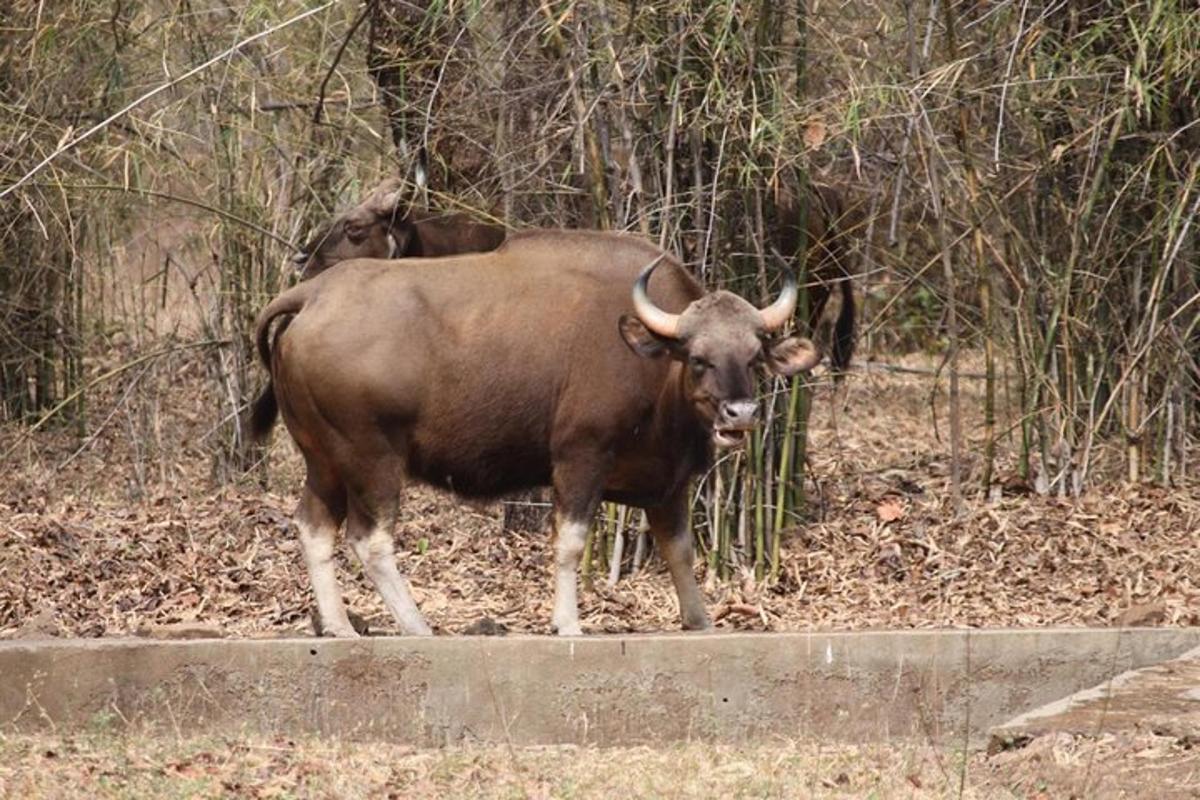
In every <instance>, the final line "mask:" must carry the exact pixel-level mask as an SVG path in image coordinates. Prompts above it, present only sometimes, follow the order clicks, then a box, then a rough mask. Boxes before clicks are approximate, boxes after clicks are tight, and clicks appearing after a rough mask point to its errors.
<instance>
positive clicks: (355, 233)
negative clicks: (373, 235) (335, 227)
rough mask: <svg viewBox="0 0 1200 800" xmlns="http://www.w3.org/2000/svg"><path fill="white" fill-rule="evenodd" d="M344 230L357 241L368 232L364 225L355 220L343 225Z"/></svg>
mask: <svg viewBox="0 0 1200 800" xmlns="http://www.w3.org/2000/svg"><path fill="white" fill-rule="evenodd" d="M342 231H343V232H344V233H345V234H346V236H347V237H349V238H350V240H351V241H355V242H356V241H359V240H361V239H362V238H363V237H364V236H366V234H367V232H366V229H364V228H363V226H361V225H357V224H355V223H353V222H346V223H344V224H343V225H342Z"/></svg>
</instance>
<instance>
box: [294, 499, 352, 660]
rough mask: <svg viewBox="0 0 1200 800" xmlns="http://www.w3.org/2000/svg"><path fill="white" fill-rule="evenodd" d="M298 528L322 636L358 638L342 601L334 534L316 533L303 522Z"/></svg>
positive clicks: (297, 523)
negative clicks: (335, 570) (335, 564)
mask: <svg viewBox="0 0 1200 800" xmlns="http://www.w3.org/2000/svg"><path fill="white" fill-rule="evenodd" d="M296 528H297V529H298V530H299V532H300V546H301V548H303V550H304V561H305V563H306V564H307V565H308V580H309V582H310V583H311V584H312V588H313V594H314V595H315V596H316V599H317V613H318V614H319V615H320V617H321V628H322V633H323V634H324V635H325V636H345V637H350V638H353V637H355V636H358V633H356V632H355V630H354V626H353V625H351V624H350V618H349V617H348V616H346V605H345V603H343V602H342V592H341V589H340V588H339V587H338V582H337V575H336V574H334V568H333V535H332V534H327V533H324V532H322V531H319V530H314V529H313V528H311V527H310V526H309V525H308V524H307V523H304V522H301V521H299V520H297V522H296Z"/></svg>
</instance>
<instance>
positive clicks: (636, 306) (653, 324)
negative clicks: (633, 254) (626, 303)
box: [633, 253, 679, 339]
mask: <svg viewBox="0 0 1200 800" xmlns="http://www.w3.org/2000/svg"><path fill="white" fill-rule="evenodd" d="M666 257H667V254H666V253H663V254H661V255H660V256H659V257H658V258H656V259H654V260H653V261H651V262H650V263H649V264H647V265H646V267H645V269H643V270H642V274H640V275H638V279H637V282H636V283H634V284H633V311H634V313H636V314H637V318H638V319H639V320H641V321H642V324H643V325H645V326H646V327H647V328H649V329H650V332H651V333H656V334H658V335H659V336H664V337H666V338H668V339H674V338H677V336H678V335H679V334H678V331H679V315H678V314H670V313H668V312H666V311H663V310H662V309H661V308H659V307H658V306H656V305H654V303H653V302H652V301H651V300H650V296H649V295H647V294H646V286H647V284H649V283H650V273H651V272H654V268H655V267H657V266H658V265H659V263H660V262H661V261H662V260H663V259H664V258H666Z"/></svg>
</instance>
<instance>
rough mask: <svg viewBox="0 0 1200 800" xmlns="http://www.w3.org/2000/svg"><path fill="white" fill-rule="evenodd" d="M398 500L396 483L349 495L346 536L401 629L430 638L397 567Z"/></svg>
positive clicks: (407, 632)
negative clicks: (394, 535) (393, 536)
mask: <svg viewBox="0 0 1200 800" xmlns="http://www.w3.org/2000/svg"><path fill="white" fill-rule="evenodd" d="M399 499H400V486H399V485H398V482H397V485H388V486H382V487H373V488H372V489H369V490H360V491H354V492H352V493H351V497H350V514H349V519H348V521H347V523H346V535H347V538H349V540H350V546H351V547H352V548H353V549H354V553H355V555H357V556H358V560H359V561H361V562H362V565H363V570H364V571H365V572H366V573H367V577H368V578H370V580H371V583H372V584H374V586H375V590H376V591H377V592H379V596H380V597H382V598H383V602H384V605H386V606H387V608H388V611H390V612H391V614H392V617H393V618H394V619H395V620H396V624H397V625H399V626H400V630H401V631H403V632H404V633H406V634H408V635H411V636H429V635H430V634H432V633H433V631H432V630H430V628H429V624H428V623H427V622H425V618H424V617H423V616H421V611H420V609H418V608H417V604H416V602H415V601H414V600H413V597H412V592H411V591H409V587H408V580H407V579H406V578H405V577H404V576H403V575H402V574H400V570H399V569H397V568H396V550H395V545H394V544H393V542H392V529H393V528H394V527H395V519H396V506H397V504H398V502H399Z"/></svg>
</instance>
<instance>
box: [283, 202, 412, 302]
mask: <svg viewBox="0 0 1200 800" xmlns="http://www.w3.org/2000/svg"><path fill="white" fill-rule="evenodd" d="M401 188H402V183H401V181H400V180H399V179H397V178H389V179H387V180H386V181H384V182H383V183H381V184H380V185H379V186H377V187H376V188H375V189H374V190H372V191H371V193H370V194H368V195H367V197H366V199H364V200H363V201H362V202H361V203H359V204H358V205H357V206H355V207H354V208H352V209H350V210H349V211H347V212H345V213H344V214H341V215H339V216H338V217H336V218H335V219H334V220H333V222H331V223H329V225H328V226H326V227H325V228H323V229H321V230H319V231H318V232H317V234H316V235H315V236H313V237H312V238H311V239H309V241H308V244H306V245H304V247H303V248H302V249H301V250H300V252H299V253H297V254H296V255H294V256H292V263H293V264H294V265H295V267H296V271H297V272H298V273H300V279H301V280H307V279H308V278H311V277H313V276H314V275H318V274H320V273H321V272H324V271H325V270H327V269H329V268H330V267H332V266H333V265H334V264H337V263H338V262H341V261H346V260H347V259H351V258H396V257H398V256H399V255H400V254H401V253H403V252H404V249H405V248H406V247H407V245H408V238H409V237H410V236H411V235H412V220H411V214H410V213H409V212H408V210H407V209H405V208H401V203H402V196H401V195H402V192H401Z"/></svg>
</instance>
